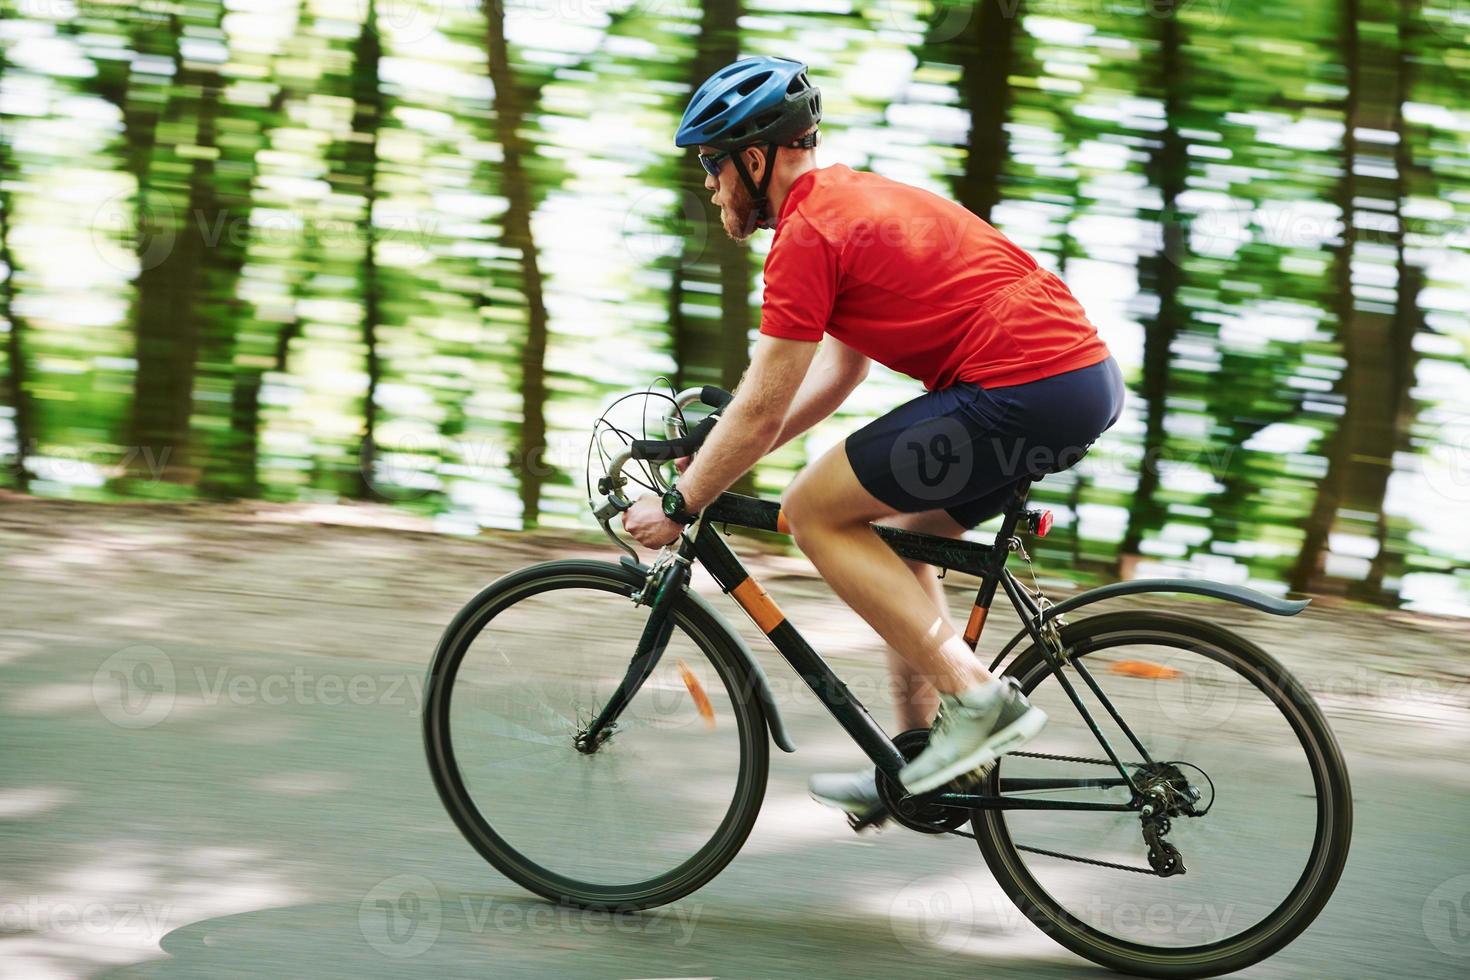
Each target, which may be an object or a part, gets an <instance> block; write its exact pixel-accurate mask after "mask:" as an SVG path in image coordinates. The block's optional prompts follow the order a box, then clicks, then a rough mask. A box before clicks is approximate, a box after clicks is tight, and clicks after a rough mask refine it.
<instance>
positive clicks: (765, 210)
mask: <svg viewBox="0 0 1470 980" xmlns="http://www.w3.org/2000/svg"><path fill="white" fill-rule="evenodd" d="M779 146H780V144H779V143H767V144H766V170H765V173H763V174H761V182H760V185H759V186H757V185H756V182H755V181H754V180H753V179H752V178H751V176H750V171H749V170H747V169H746V168H745V159H744V157H742V156H741V154H740V152H739V151H736V152H735V153H733V154H731V156H733V157H734V158H735V170H736V172H737V173H739V174H740V180H741V182H742V183H744V184H745V189H746V190H747V191H749V192H750V200H751V203H752V204H753V205H754V207H753V208H752V209H751V218H752V219H753V224H754V227H747V228H745V229H744V231H745V233H746V234H747V235H748V234H750V233H751V232H752V231H754V230H755V229H756V228H774V227H776V216H775V215H773V214H771V202H770V200H769V199H768V198H767V196H766V195H767V194H768V192H769V191H770V189H771V178H772V177H774V176H775V175H776V150H777V149H778V148H779Z"/></svg>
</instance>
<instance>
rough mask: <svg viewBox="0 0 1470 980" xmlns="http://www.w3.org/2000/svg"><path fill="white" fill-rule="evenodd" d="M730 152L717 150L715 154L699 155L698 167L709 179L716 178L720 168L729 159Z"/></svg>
mask: <svg viewBox="0 0 1470 980" xmlns="http://www.w3.org/2000/svg"><path fill="white" fill-rule="evenodd" d="M732 152H733V151H731V150H719V151H717V152H715V153H701V154H699V165H700V166H701V167H703V168H704V172H705V173H707V174H709V175H710V176H711V177H718V176H719V175H720V168H721V167H723V166H724V165H725V161H726V160H728V159H730V154H731V153H732Z"/></svg>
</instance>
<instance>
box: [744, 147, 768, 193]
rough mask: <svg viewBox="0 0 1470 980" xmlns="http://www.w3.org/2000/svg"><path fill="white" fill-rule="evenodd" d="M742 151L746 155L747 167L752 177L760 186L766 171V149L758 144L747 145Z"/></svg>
mask: <svg viewBox="0 0 1470 980" xmlns="http://www.w3.org/2000/svg"><path fill="white" fill-rule="evenodd" d="M740 153H741V155H742V156H744V157H745V169H746V170H747V171H748V172H749V173H750V179H751V180H752V181H754V182H755V184H756V185H757V186H759V185H760V182H761V176H762V175H763V174H764V173H765V172H766V151H765V150H763V149H761V148H760V147H758V146H747V147H746V148H745V149H743V150H741V151H740Z"/></svg>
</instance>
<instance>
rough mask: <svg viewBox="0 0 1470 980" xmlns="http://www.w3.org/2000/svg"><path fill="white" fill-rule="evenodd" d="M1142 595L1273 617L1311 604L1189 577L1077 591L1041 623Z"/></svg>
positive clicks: (1024, 633) (1022, 635)
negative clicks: (1230, 605) (1206, 601)
mask: <svg viewBox="0 0 1470 980" xmlns="http://www.w3.org/2000/svg"><path fill="white" fill-rule="evenodd" d="M1143 592H1175V593H1187V594H1189V595H1204V596H1209V597H1211V598H1213V599H1224V600H1226V601H1227V602H1235V603H1239V604H1240V605H1242V606H1250V607H1251V608H1252V609H1259V610H1260V611H1261V612H1267V613H1270V614H1271V615H1273V616H1295V615H1296V614H1297V613H1299V612H1301V611H1302V610H1303V609H1305V608H1307V606H1308V605H1309V604H1310V603H1311V601H1312V600H1310V599H1278V598H1276V597H1275V596H1270V595H1267V594H1266V593H1264V592H1257V591H1256V590H1255V589H1247V588H1246V587H1245V586H1243V585H1227V584H1225V583H1224V582H1205V581H1201V580H1199V579H1189V578H1141V579H1134V580H1133V581H1131V582H1114V583H1112V584H1111V585H1102V586H1098V587H1097V588H1095V589H1088V590H1087V591H1086V592H1079V593H1078V594H1077V595H1074V596H1073V597H1072V598H1070V599H1067V600H1065V601H1063V602H1059V603H1057V604H1056V605H1054V606H1052V607H1050V608H1049V609H1047V610H1046V612H1045V613H1043V614H1042V617H1041V621H1042V622H1047V621H1048V620H1051V619H1055V618H1056V617H1057V616H1061V615H1064V614H1065V613H1069V612H1071V611H1072V610H1073V609H1078V608H1081V607H1082V606H1089V605H1091V604H1092V603H1094V602H1102V601H1103V600H1105V599H1116V598H1117V597H1118V596H1124V595H1137V594H1139V593H1143ZM1030 636H1031V633H1030V631H1028V630H1026V629H1025V628H1022V629H1021V631H1020V632H1018V633H1017V634H1016V635H1015V636H1013V637H1011V638H1010V641H1009V642H1007V643H1006V645H1005V646H1004V647H1002V648H1001V651H1000V653H998V654H996V655H995V660H994V661H992V662H991V664H990V670H991V671H992V672H994V671H995V669H996V668H997V667H999V666H1000V662H1001V661H1002V660H1004V659H1005V658H1006V656H1007V655H1009V654H1010V652H1011V651H1012V650H1013V649H1015V646H1016V644H1018V643H1020V642H1021V641H1022V640H1024V639H1029V638H1030Z"/></svg>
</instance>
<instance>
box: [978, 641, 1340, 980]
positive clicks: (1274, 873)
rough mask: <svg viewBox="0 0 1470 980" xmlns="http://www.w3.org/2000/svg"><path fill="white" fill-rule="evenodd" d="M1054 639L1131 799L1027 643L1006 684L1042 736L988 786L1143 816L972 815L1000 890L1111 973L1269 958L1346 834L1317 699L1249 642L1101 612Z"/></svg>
mask: <svg viewBox="0 0 1470 980" xmlns="http://www.w3.org/2000/svg"><path fill="white" fill-rule="evenodd" d="M1060 637H1061V645H1062V648H1063V649H1064V650H1065V651H1066V653H1067V657H1068V660H1069V661H1071V664H1070V665H1068V666H1066V667H1064V672H1065V674H1066V676H1067V678H1068V680H1070V681H1071V683H1072V686H1073V688H1074V690H1075V692H1076V693H1077V695H1078V696H1079V697H1080V698H1081V700H1082V701H1083V702H1084V703H1085V704H1086V705H1087V707H1088V709H1089V711H1090V712H1091V714H1092V716H1093V718H1094V719H1095V720H1096V721H1097V723H1098V725H1099V726H1100V728H1101V730H1102V731H1103V733H1104V734H1105V735H1106V737H1107V738H1108V740H1109V742H1110V744H1111V745H1112V746H1113V748H1114V750H1115V752H1116V754H1117V756H1118V758H1119V761H1121V762H1122V763H1123V765H1124V768H1125V769H1126V770H1127V771H1128V772H1129V773H1130V774H1131V779H1132V780H1133V783H1134V785H1135V787H1136V788H1137V790H1138V791H1139V792H1138V795H1135V790H1134V789H1133V788H1130V787H1129V786H1128V785H1127V784H1126V781H1125V780H1123V779H1122V778H1121V777H1120V774H1119V771H1118V769H1117V768H1116V767H1115V766H1113V765H1112V763H1111V761H1110V760H1109V759H1108V758H1107V755H1106V752H1105V751H1104V750H1103V749H1102V747H1101V745H1100V743H1099V741H1098V739H1097V737H1096V736H1095V735H1094V734H1093V733H1092V731H1091V730H1090V729H1089V728H1088V726H1087V725H1086V723H1085V722H1084V720H1083V718H1082V716H1081V714H1080V713H1079V712H1078V710H1077V708H1076V707H1075V706H1074V704H1073V702H1072V699H1071V696H1070V695H1069V694H1068V693H1067V691H1066V690H1065V688H1064V686H1063V685H1062V684H1061V683H1060V681H1059V679H1058V677H1057V672H1056V670H1055V669H1054V667H1053V665H1052V662H1051V660H1050V659H1049V658H1048V657H1046V656H1044V655H1043V653H1042V651H1041V650H1040V649H1039V648H1038V647H1037V646H1036V645H1035V644H1032V646H1031V647H1030V648H1028V649H1027V650H1025V651H1024V652H1022V653H1021V654H1020V655H1019V656H1017V657H1016V659H1015V660H1014V661H1013V662H1012V663H1011V665H1010V666H1009V667H1008V668H1007V670H1006V674H1007V675H1008V676H1011V677H1014V678H1015V679H1016V681H1017V682H1018V683H1019V684H1020V687H1021V689H1022V690H1023V691H1024V692H1026V694H1027V696H1028V698H1029V699H1030V700H1031V702H1032V703H1033V704H1036V705H1038V706H1040V707H1042V708H1043V709H1044V710H1045V711H1046V712H1047V714H1048V716H1049V718H1050V722H1049V724H1048V726H1047V728H1046V729H1045V730H1044V731H1043V732H1042V734H1041V735H1040V736H1039V737H1038V738H1037V739H1036V740H1034V741H1033V742H1031V743H1030V744H1029V745H1027V746H1026V749H1025V750H1024V751H1021V752H1017V753H1014V754H1012V755H1007V756H1005V757H1003V758H1002V760H1001V761H1000V763H999V764H997V765H996V766H995V767H994V768H993V769H992V770H991V772H990V773H989V776H988V779H987V783H988V791H989V792H991V793H995V792H997V791H998V788H999V785H1000V783H1001V782H1008V786H1009V787H1012V788H1014V787H1018V786H1028V785H1029V786H1033V787H1045V785H1046V784H1045V780H1047V779H1050V780H1052V786H1051V787H1050V788H1048V789H1040V788H1038V789H1036V790H1033V791H1031V792H1021V793H1015V792H1012V791H1011V790H1009V789H1008V792H1007V795H1021V796H1030V797H1033V798H1037V797H1041V796H1044V797H1045V798H1047V799H1049V800H1053V801H1057V800H1064V801H1091V802H1094V803H1096V802H1107V803H1120V804H1129V805H1132V804H1137V806H1136V807H1135V808H1133V809H1129V810H1126V811H1096V810H1094V811H1082V810H1045V809H1021V810H983V811H982V810H977V811H975V812H974V814H973V819H972V826H973V827H974V829H975V831H976V837H977V839H978V841H979V844H980V850H981V853H982V854H983V855H984V858H985V861H986V863H987V864H988V865H989V866H990V869H991V871H992V873H993V874H994V875H995V877H996V879H997V881H998V882H999V883H1000V885H1001V887H1002V888H1003V889H1004V890H1005V891H1006V893H1007V895H1008V896H1009V897H1010V898H1011V900H1012V901H1014V902H1015V903H1016V905H1017V906H1018V907H1019V908H1020V909H1021V910H1022V911H1023V912H1024V913H1025V914H1026V916H1027V917H1028V918H1029V919H1030V920H1031V921H1032V922H1033V923H1034V924H1036V925H1037V926H1038V927H1040V928H1041V929H1042V930H1043V931H1044V932H1046V933H1047V934H1048V935H1049V936H1051V937H1052V938H1053V939H1055V940H1056V941H1057V942H1059V943H1061V944H1062V945H1063V946H1065V947H1066V948H1068V949H1070V950H1072V951H1073V952H1075V953H1078V954H1079V955H1081V956H1084V957H1086V958H1088V959H1090V960H1093V961H1094V962H1097V963H1100V964H1102V965H1104V966H1107V967H1110V968H1112V969H1114V970H1119V971H1121V972H1125V973H1131V974H1135V975H1141V976H1150V977H1208V976H1215V975H1218V974H1221V973H1228V972H1231V971H1234V970H1239V969H1243V968H1244V967H1247V966H1249V965H1251V964H1252V963H1256V962H1258V961H1260V960H1262V959H1264V958H1266V957H1267V956H1270V955H1271V954H1272V953H1274V952H1276V951H1277V950H1279V949H1281V948H1282V947H1283V946H1285V945H1286V944H1287V943H1289V942H1290V941H1291V940H1292V939H1293V938H1294V937H1295V936H1296V935H1297V934H1298V933H1300V932H1301V931H1302V930H1303V929H1305V928H1306V927H1307V926H1308V925H1309V924H1310V923H1311V922H1312V920H1313V919H1314V918H1315V917H1316V916H1317V914H1318V913H1319V912H1320V911H1321V910H1322V907H1323V906H1324V905H1325V904H1326V903H1327V900H1328V898H1329V897H1330V896H1331V894H1332V891H1333V889H1334V887H1335V886H1336V884H1337V880H1338V877H1339V875H1340V874H1341V873H1342V869H1343V865H1344V863H1345V862H1346V860H1347V853H1348V844H1349V840H1350V838H1351V835H1352V796H1351V792H1350V790H1349V786H1348V775H1347V770H1346V768H1345V767H1344V765H1343V760H1342V754H1341V752H1340V751H1339V749H1338V746H1337V742H1336V740H1335V739H1334V738H1333V736H1332V732H1331V731H1330V730H1329V729H1328V727H1327V723H1326V721H1325V720H1324V719H1323V717H1322V713H1321V711H1320V710H1319V709H1318V708H1317V705H1316V703H1315V702H1314V701H1313V700H1312V697H1311V695H1310V694H1308V693H1307V691H1306V690H1305V689H1304V688H1303V687H1302V686H1301V685H1300V684H1299V683H1298V682H1297V681H1296V680H1295V679H1294V678H1293V677H1291V676H1290V675H1289V674H1288V673H1287V672H1286V671H1285V669H1284V668H1282V666H1281V665H1280V664H1279V663H1277V662H1276V660H1275V659H1273V658H1272V657H1271V656H1269V655H1268V654H1267V653H1265V652H1264V651H1263V650H1261V649H1260V648H1259V647H1257V646H1256V645H1255V644H1253V643H1251V642H1249V641H1247V640H1245V639H1243V638H1241V637H1239V636H1237V635H1235V634H1234V633H1231V632H1230V631H1228V630H1225V629H1222V628H1220V627H1218V626H1215V625H1213V624H1211V623H1208V622H1203V621H1200V620H1197V619H1191V618H1188V617H1184V616H1177V615H1171V614H1167V613H1158V612H1117V613H1108V614H1104V615H1100V616H1094V617H1091V618H1088V619H1085V620H1081V621H1079V622H1077V623H1073V624H1071V625H1068V626H1066V627H1064V628H1063V629H1062V630H1061V633H1060ZM1083 671H1085V672H1086V673H1087V674H1088V675H1090V676H1091V678H1092V679H1093V681H1095V682H1096V684H1097V686H1098V688H1099V689H1100V690H1101V691H1102V693H1103V694H1104V695H1105V696H1106V698H1107V701H1108V702H1110V703H1111V705H1112V707H1113V709H1115V710H1116V713H1117V716H1118V718H1121V719H1122V721H1123V723H1125V724H1126V726H1127V729H1128V731H1131V732H1132V735H1133V738H1130V737H1129V735H1128V732H1127V731H1125V730H1124V728H1123V727H1122V726H1121V725H1120V724H1119V723H1118V720H1117V718H1114V717H1113V715H1112V714H1111V713H1110V712H1109V711H1108V709H1107V707H1106V706H1105V705H1104V704H1103V703H1102V702H1101V700H1100V699H1099V698H1098V697H1097V695H1096V692H1094V691H1093V690H1092V689H1091V687H1090V686H1089V685H1088V684H1087V683H1086V678H1085V677H1084V676H1083V674H1082V672H1083ZM1135 739H1136V743H1135ZM1028 779H1029V780H1032V781H1031V782H1030V783H1027V782H1026V780H1028ZM1093 779H1095V780H1096V782H1095V784H1092V785H1090V786H1087V787H1086V788H1083V787H1082V786H1081V783H1082V782H1083V781H1084V780H1093ZM1067 780H1070V782H1069V783H1068V784H1067V788H1066V789H1065V790H1063V791H1061V792H1057V791H1056V789H1055V786H1056V784H1057V783H1058V782H1059V781H1063V782H1065V781H1067ZM1144 800H1148V801H1150V803H1151V804H1152V805H1151V806H1150V807H1149V808H1148V811H1149V812H1152V813H1153V814H1154V816H1153V817H1151V818H1150V817H1145V815H1144V814H1145V810H1144V808H1143V806H1142V801H1144Z"/></svg>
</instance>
